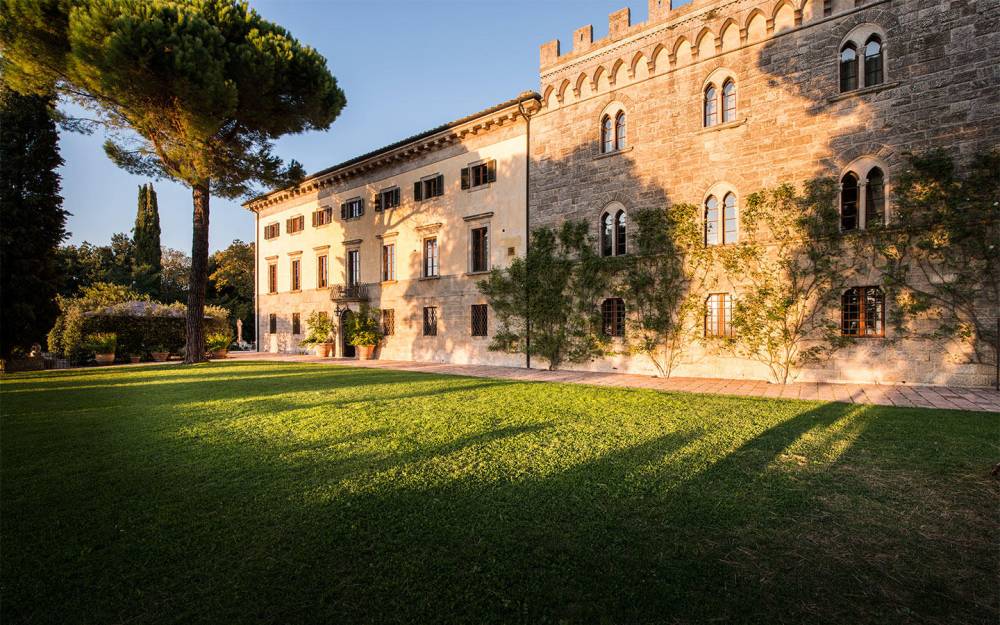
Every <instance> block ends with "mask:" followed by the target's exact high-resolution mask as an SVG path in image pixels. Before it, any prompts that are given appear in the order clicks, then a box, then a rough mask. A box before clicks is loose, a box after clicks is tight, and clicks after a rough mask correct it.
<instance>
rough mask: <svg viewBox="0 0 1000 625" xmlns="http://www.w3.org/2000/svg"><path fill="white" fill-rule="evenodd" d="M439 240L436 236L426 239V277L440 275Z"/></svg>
mask: <svg viewBox="0 0 1000 625" xmlns="http://www.w3.org/2000/svg"><path fill="white" fill-rule="evenodd" d="M438 270H439V267H438V241H437V238H436V237H433V238H430V239H424V277H425V278H436V277H437V275H438Z"/></svg>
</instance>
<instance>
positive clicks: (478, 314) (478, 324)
mask: <svg viewBox="0 0 1000 625" xmlns="http://www.w3.org/2000/svg"><path fill="white" fill-rule="evenodd" d="M488 318H489V316H488V313H487V309H486V304H473V305H472V336H486V330H487V325H488V322H487V320H488Z"/></svg>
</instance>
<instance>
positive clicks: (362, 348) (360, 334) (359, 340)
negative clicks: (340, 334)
mask: <svg viewBox="0 0 1000 625" xmlns="http://www.w3.org/2000/svg"><path fill="white" fill-rule="evenodd" d="M379 319H380V315H379V311H378V309H375V308H368V307H367V306H364V305H362V306H361V310H360V311H358V314H356V315H354V316H352V317H351V322H350V324H349V325H348V327H347V330H346V331H347V342H348V343H350V344H351V345H354V346H355V347H357V348H358V360H371V357H372V354H373V353H374V352H375V346H376V345H378V344H379V341H381V340H382V328H381V324H380V323H379Z"/></svg>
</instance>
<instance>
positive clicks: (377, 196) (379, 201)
mask: <svg viewBox="0 0 1000 625" xmlns="http://www.w3.org/2000/svg"><path fill="white" fill-rule="evenodd" d="M372 204H374V205H375V212H376V213H381V212H382V194H381V193H376V194H375V198H374V199H373V200H372Z"/></svg>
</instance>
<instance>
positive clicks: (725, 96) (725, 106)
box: [722, 78, 736, 123]
mask: <svg viewBox="0 0 1000 625" xmlns="http://www.w3.org/2000/svg"><path fill="white" fill-rule="evenodd" d="M735 119H736V83H735V82H733V80H732V79H731V78H730V79H729V80H727V81H726V82H725V83H724V84H723V85H722V123H726V122H731V121H734V120H735Z"/></svg>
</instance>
